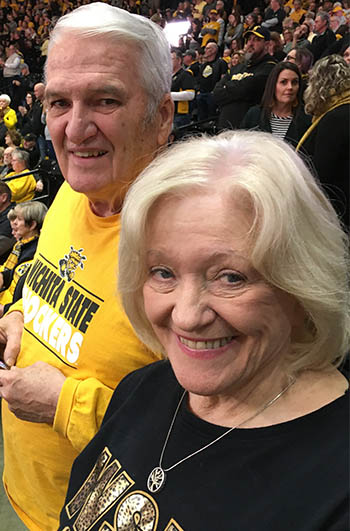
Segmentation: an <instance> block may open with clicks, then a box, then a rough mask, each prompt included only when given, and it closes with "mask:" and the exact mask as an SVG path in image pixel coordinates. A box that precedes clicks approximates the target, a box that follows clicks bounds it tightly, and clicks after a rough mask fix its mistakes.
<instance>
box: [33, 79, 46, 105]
mask: <svg viewBox="0 0 350 531" xmlns="http://www.w3.org/2000/svg"><path fill="white" fill-rule="evenodd" d="M34 94H35V97H36V99H37V100H39V101H42V100H43V98H44V94H45V86H44V84H43V83H37V84H36V85H34Z"/></svg>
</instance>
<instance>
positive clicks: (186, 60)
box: [184, 55, 194, 66]
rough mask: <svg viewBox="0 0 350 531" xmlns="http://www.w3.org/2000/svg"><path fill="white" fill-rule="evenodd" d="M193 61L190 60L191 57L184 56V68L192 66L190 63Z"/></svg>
mask: <svg viewBox="0 0 350 531" xmlns="http://www.w3.org/2000/svg"><path fill="white" fill-rule="evenodd" d="M193 60H194V59H193V58H192V56H191V55H184V65H185V66H190V65H191V64H192V61H193Z"/></svg>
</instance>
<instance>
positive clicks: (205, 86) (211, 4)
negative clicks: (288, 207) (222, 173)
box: [0, 0, 350, 263]
mask: <svg viewBox="0 0 350 531" xmlns="http://www.w3.org/2000/svg"><path fill="white" fill-rule="evenodd" d="M87 3H90V2H89V1H88V0H77V1H68V0H13V1H11V0H9V1H8V0H2V1H1V2H0V179H1V180H2V181H3V182H4V184H6V186H7V187H8V188H9V190H10V197H8V195H9V193H8V191H6V190H5V192H6V193H5V192H3V193H2V194H1V193H0V223H1V219H3V220H4V225H7V233H6V236H7V237H8V238H9V241H10V243H8V247H7V248H6V246H5V247H4V246H2V247H1V246H0V261H1V262H2V263H4V261H5V260H6V258H7V256H8V254H9V253H10V252H11V245H12V244H13V242H14V241H15V240H14V237H13V235H12V232H11V227H10V225H9V221H8V220H7V217H6V216H7V214H8V212H9V210H10V209H12V208H13V207H14V205H15V204H16V203H21V202H23V201H28V200H32V199H33V198H34V199H38V198H39V199H40V200H42V201H43V202H44V203H46V204H47V205H48V206H49V205H50V203H51V202H52V199H53V198H54V196H55V194H56V192H57V189H58V188H59V186H60V184H61V182H62V177H61V175H60V171H59V167H58V165H57V162H56V157H55V152H54V149H53V146H52V142H51V139H50V134H49V131H48V129H47V127H46V119H45V113H46V111H45V104H44V91H45V85H44V74H43V72H44V65H45V59H46V55H47V49H48V44H49V39H50V32H51V30H52V29H53V27H54V25H55V23H56V22H57V20H58V18H59V17H60V16H62V15H64V14H66V13H68V12H69V11H71V10H73V9H74V8H76V7H78V6H80V5H82V4H87ZM109 3H111V4H112V5H115V6H117V7H120V8H123V9H125V10H127V11H129V12H131V13H134V14H138V15H141V16H145V17H149V18H150V19H151V20H152V21H153V22H154V23H155V24H158V25H160V26H161V27H162V28H163V29H164V32H165V33H166V35H167V38H168V40H169V43H170V45H171V50H172V64H173V79H172V88H171V93H172V98H173V100H174V102H175V117H174V129H173V134H172V138H171V139H170V140H171V141H172V140H174V139H177V138H181V137H183V136H187V135H193V134H197V133H198V132H202V131H205V132H209V133H210V134H216V133H217V132H219V131H220V130H222V129H227V128H228V129H236V128H244V129H259V130H263V131H267V132H270V133H271V134H273V135H276V136H279V137H280V138H282V139H284V140H285V141H287V142H289V143H291V144H292V145H293V146H294V147H295V148H296V149H297V150H298V151H299V152H301V153H302V154H303V155H304V156H306V157H307V158H308V160H309V161H310V164H311V165H312V166H313V169H314V172H315V173H316V174H317V176H318V178H319V179H320V180H321V182H323V184H325V185H326V187H327V186H329V190H328V191H329V194H330V196H331V198H332V200H333V201H334V203H335V206H336V208H338V212H339V214H340V216H341V217H342V219H343V221H344V222H345V224H347V223H348V214H349V211H348V206H347V205H348V189H349V182H348V176H349V150H348V147H349V104H350V77H349V76H350V74H349V71H350V68H349V64H350V46H349V24H350V5H349V4H350V2H349V1H348V0H343V1H341V2H339V1H336V2H332V1H331V0H287V1H286V2H285V3H284V1H283V0H270V1H269V2H267V1H266V0H226V1H224V0H216V1H215V0H213V1H211V0H184V1H180V2H178V1H177V0H111V1H110V2H109ZM18 176H20V177H18ZM1 197H3V201H1ZM3 234H4V233H2V234H0V237H2V236H3Z"/></svg>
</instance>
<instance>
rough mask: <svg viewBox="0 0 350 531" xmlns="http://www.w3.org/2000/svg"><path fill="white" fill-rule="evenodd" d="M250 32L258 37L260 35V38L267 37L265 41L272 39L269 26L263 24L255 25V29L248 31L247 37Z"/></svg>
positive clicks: (245, 36)
mask: <svg viewBox="0 0 350 531" xmlns="http://www.w3.org/2000/svg"><path fill="white" fill-rule="evenodd" d="M250 34H253V35H256V36H257V37H260V39H265V41H269V40H270V32H269V30H268V29H267V28H263V27H262V26H254V28H253V29H251V30H248V31H246V32H245V34H244V38H245V39H246V38H247V37H248V35H250Z"/></svg>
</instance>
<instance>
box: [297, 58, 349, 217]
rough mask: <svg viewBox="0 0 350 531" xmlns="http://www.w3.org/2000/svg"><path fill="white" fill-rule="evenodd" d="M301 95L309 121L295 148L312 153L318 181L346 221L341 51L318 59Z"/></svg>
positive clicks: (345, 77) (345, 96)
mask: <svg viewBox="0 0 350 531" xmlns="http://www.w3.org/2000/svg"><path fill="white" fill-rule="evenodd" d="M304 99H305V110H306V112H307V113H308V114H311V115H312V125H311V126H310V127H309V129H308V130H307V131H306V133H305V134H304V136H303V137H302V138H301V140H300V142H299V144H298V147H297V150H298V151H299V150H301V151H302V152H306V153H307V154H308V155H309V156H310V157H311V160H312V162H313V164H314V167H315V169H316V171H317V175H318V177H319V179H320V181H321V183H322V184H324V185H326V190H327V193H328V195H329V196H330V197H331V199H332V200H333V202H334V206H335V208H336V209H337V210H338V213H339V214H340V216H341V217H342V219H343V221H344V223H345V224H347V225H349V171H350V168H349V128H350V124H349V117H350V112H349V111H350V69H349V65H348V64H347V63H346V61H345V60H344V59H343V58H342V57H341V56H340V55H329V56H327V57H324V58H323V59H320V60H319V61H317V63H316V64H315V66H314V68H313V69H312V71H311V73H310V78H309V85H308V87H307V89H306V91H305V97H304Z"/></svg>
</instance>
